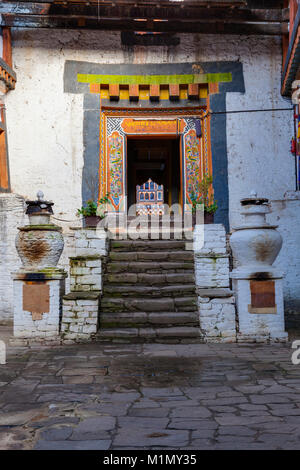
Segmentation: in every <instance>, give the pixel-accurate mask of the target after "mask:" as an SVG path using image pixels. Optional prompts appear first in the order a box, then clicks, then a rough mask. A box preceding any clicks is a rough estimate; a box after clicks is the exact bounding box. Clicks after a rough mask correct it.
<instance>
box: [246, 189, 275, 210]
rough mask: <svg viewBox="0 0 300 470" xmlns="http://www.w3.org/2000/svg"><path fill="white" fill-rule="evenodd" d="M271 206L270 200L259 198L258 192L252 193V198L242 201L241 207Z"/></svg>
mask: <svg viewBox="0 0 300 470" xmlns="http://www.w3.org/2000/svg"><path fill="white" fill-rule="evenodd" d="M268 204H269V199H267V198H264V197H257V192H256V191H251V193H250V197H245V198H244V199H241V205H242V206H250V205H254V206H262V205H268Z"/></svg>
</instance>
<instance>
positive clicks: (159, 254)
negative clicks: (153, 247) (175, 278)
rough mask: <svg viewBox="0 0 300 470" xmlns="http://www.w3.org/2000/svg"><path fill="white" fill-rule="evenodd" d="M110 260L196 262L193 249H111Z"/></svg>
mask: <svg viewBox="0 0 300 470" xmlns="http://www.w3.org/2000/svg"><path fill="white" fill-rule="evenodd" d="M108 261H131V262H132V261H146V262H149V261H158V262H163V261H173V262H174V261H175V262H178V261H181V262H192V263H193V262H194V252H193V251H181V250H178V251H162V250H159V251H111V252H110V255H109V257H108Z"/></svg>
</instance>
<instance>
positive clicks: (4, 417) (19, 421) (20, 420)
mask: <svg viewBox="0 0 300 470" xmlns="http://www.w3.org/2000/svg"><path fill="white" fill-rule="evenodd" d="M38 414H39V410H36V409H35V410H28V411H23V412H16V413H13V412H10V413H1V414H0V426H18V425H23V424H26V423H28V422H29V421H30V420H31V419H32V418H34V417H35V416H37V415H38Z"/></svg>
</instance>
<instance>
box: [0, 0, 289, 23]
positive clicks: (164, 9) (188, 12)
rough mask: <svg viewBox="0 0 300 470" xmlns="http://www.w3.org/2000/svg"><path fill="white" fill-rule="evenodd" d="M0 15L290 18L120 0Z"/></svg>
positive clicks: (1, 7) (30, 6) (5, 7)
mask: <svg viewBox="0 0 300 470" xmlns="http://www.w3.org/2000/svg"><path fill="white" fill-rule="evenodd" d="M0 14H3V15H6V14H12V15H16V16H21V15H29V16H30V15H37V16H42V17H45V16H55V17H65V16H67V17H69V18H71V17H76V16H78V17H79V18H107V19H119V20H126V19H136V18H138V19H143V18H144V19H147V20H148V21H150V22H153V21H155V20H160V19H164V20H178V21H183V20H193V21H195V20H197V21H201V22H205V21H215V20H217V21H218V20H223V21H233V22H235V21H240V22H244V21H245V22H247V21H254V22H267V23H268V22H271V23H278V22H283V21H288V19H289V18H288V17H287V16H286V15H283V10H279V9H278V10H277V9H260V8H255V9H249V8H235V9H234V10H231V9H228V8H227V7H218V8H216V7H212V8H204V7H203V6H202V7H201V6H197V7H196V6H194V5H192V6H186V7H185V8H181V6H180V4H178V3H177V4H176V3H175V4H173V5H172V6H170V5H169V6H160V7H158V6H157V5H138V4H136V5H132V6H127V5H122V4H119V2H117V3H116V4H114V5H111V4H110V5H107V4H106V5H99V6H98V5H97V4H90V5H87V4H86V2H82V3H72V2H71V3H70V2H69V3H62V4H53V3H49V2H44V3H36V2H24V1H23V2H4V3H0Z"/></svg>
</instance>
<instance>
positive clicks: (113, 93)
mask: <svg viewBox="0 0 300 470" xmlns="http://www.w3.org/2000/svg"><path fill="white" fill-rule="evenodd" d="M119 94H120V87H119V85H118V84H114V83H113V84H110V85H109V96H110V99H118V98H119Z"/></svg>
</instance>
